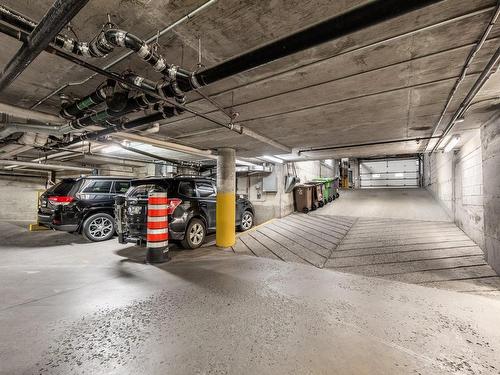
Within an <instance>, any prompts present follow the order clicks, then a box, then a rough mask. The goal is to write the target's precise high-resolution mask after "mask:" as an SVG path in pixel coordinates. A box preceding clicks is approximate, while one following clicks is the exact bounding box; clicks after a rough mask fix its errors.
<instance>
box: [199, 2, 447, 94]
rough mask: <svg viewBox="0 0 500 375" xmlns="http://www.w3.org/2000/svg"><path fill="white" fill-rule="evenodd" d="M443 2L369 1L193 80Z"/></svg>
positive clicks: (210, 78)
mask: <svg viewBox="0 0 500 375" xmlns="http://www.w3.org/2000/svg"><path fill="white" fill-rule="evenodd" d="M442 1H443V0H405V1H401V0H379V1H372V2H369V3H368V4H366V5H362V6H360V7H357V8H354V9H352V10H350V11H347V12H345V13H342V14H340V15H337V16H334V17H332V18H330V19H328V20H326V21H323V22H320V23H317V24H316V25H313V26H310V27H308V28H305V29H303V30H300V31H298V32H296V33H293V34H291V35H289V36H286V37H284V38H281V39H278V40H276V41H273V42H271V43H268V44H266V45H264V46H261V47H257V48H255V49H253V50H251V51H249V52H246V53H243V54H241V55H239V56H236V57H233V58H232V59H229V60H227V61H224V62H222V63H220V64H218V65H215V66H213V67H211V68H208V69H206V70H203V71H201V72H198V73H196V74H195V75H194V78H195V81H197V82H198V83H199V84H200V85H202V86H204V85H208V84H210V83H213V82H216V81H220V80H222V79H224V78H228V77H230V76H233V75H235V74H239V73H242V72H244V71H247V70H250V69H253V68H256V67H258V66H261V65H264V64H267V63H270V62H272V61H274V60H278V59H280V58H283V57H286V56H289V55H291V54H294V53H297V52H301V51H304V50H306V49H309V48H312V47H315V46H317V45H319V44H322V43H326V42H328V41H331V40H333V39H337V38H340V37H343V36H346V35H348V34H352V33H354V32H356V31H359V30H362V29H366V28H367V27H370V26H374V25H376V24H378V23H381V22H384V21H387V20H390V19H392V18H395V17H398V16H401V15H404V14H406V13H409V12H412V11H414V10H417V9H420V8H423V7H425V6H428V5H431V4H436V3H440V2H442Z"/></svg>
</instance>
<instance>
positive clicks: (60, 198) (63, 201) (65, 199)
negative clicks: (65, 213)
mask: <svg viewBox="0 0 500 375" xmlns="http://www.w3.org/2000/svg"><path fill="white" fill-rule="evenodd" d="M74 200H75V197H71V196H69V195H56V196H53V197H49V202H50V203H52V204H54V205H56V206H57V205H67V204H70V203H71V202H73V201H74Z"/></svg>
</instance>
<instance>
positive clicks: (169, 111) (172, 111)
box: [64, 106, 178, 146]
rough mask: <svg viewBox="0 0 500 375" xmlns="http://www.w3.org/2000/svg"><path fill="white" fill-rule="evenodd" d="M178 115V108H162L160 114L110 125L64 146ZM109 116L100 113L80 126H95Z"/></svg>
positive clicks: (105, 113)
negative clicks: (95, 123) (99, 119)
mask: <svg viewBox="0 0 500 375" xmlns="http://www.w3.org/2000/svg"><path fill="white" fill-rule="evenodd" d="M145 108H146V107H144V109H145ZM177 113H178V112H177V109H176V108H174V107H166V106H163V107H161V111H160V112H156V113H153V114H150V115H147V116H144V117H140V118H137V119H135V120H131V121H127V122H125V123H123V124H112V125H111V124H108V127H107V128H106V129H102V130H97V131H94V132H89V133H83V134H82V135H80V136H78V137H74V138H73V139H72V140H71V141H69V142H65V143H64V146H69V145H73V144H76V143H79V142H82V141H85V140H92V139H97V138H100V137H104V136H106V135H109V134H112V133H116V132H119V131H127V130H132V129H136V128H140V127H142V126H145V125H148V124H150V123H152V122H156V121H159V120H162V119H165V118H168V117H173V116H175V115H176V114H177ZM107 115H108V112H107V110H105V111H103V112H98V113H97V114H95V115H92V116H88V117H87V118H84V120H85V122H83V124H82V125H80V127H84V126H85V124H87V123H88V124H94V121H95V120H96V119H98V118H103V117H104V116H107ZM70 126H71V125H70Z"/></svg>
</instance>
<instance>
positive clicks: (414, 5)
mask: <svg viewBox="0 0 500 375" xmlns="http://www.w3.org/2000/svg"><path fill="white" fill-rule="evenodd" d="M440 1H442V0H420V1H417V0H409V1H405V2H404V3H403V4H396V3H397V1H396V2H395V0H385V1H377V2H373V3H370V4H367V5H365V6H362V7H359V8H356V9H354V10H352V11H349V12H347V13H344V14H341V15H339V16H336V17H333V18H332V19H330V20H327V21H324V22H322V23H320V24H318V25H315V26H313V27H310V28H308V29H305V30H303V31H301V32H298V33H295V34H292V35H291V36H289V37H285V38H282V39H280V40H279V41H276V42H272V43H270V44H268V45H266V46H264V47H261V48H259V49H256V50H253V51H250V52H249V53H247V54H244V55H241V56H239V57H236V58H234V59H231V60H229V61H228V62H226V63H222V64H219V65H217V66H216V67H213V68H209V69H207V70H204V71H202V72H199V73H195V74H192V73H189V72H186V71H183V70H178V69H177V67H173V69H169V77H170V78H171V82H174V83H175V82H176V83H178V88H180V89H181V90H182V91H190V90H193V89H197V88H198V87H200V86H202V85H205V84H208V83H212V82H215V81H216V80H219V79H223V78H225V77H224V76H221V75H220V74H218V73H217V71H218V70H220V66H221V65H224V64H225V65H224V66H225V67H226V68H227V69H229V70H230V71H231V72H232V73H231V74H229V75H232V74H237V73H241V72H243V71H245V70H248V69H250V68H252V67H256V66H259V65H262V64H264V63H266V62H269V61H272V60H275V59H277V58H280V57H283V56H286V55H289V54H291V53H295V52H299V51H301V50H303V49H306V48H310V47H312V46H314V45H317V44H320V43H323V42H325V41H328V40H330V39H332V38H336V37H340V36H344V35H347V34H349V33H352V32H354V31H357V30H360V29H362V28H365V27H367V26H371V25H373V24H376V23H378V22H382V21H385V20H387V19H390V18H392V17H395V16H398V15H401V14H404V13H406V12H409V11H412V10H415V9H418V8H420V7H422V6H424V5H429V4H431V3H437V2H440ZM328 28H331V30H328ZM303 33H304V34H303ZM318 33H319V34H321V33H322V35H323V36H322V35H318ZM325 35H328V37H326V36H325ZM304 39H308V40H309V42H305V41H304ZM286 43H292V45H291V46H289V48H288V47H286ZM280 46H281V47H283V46H285V48H284V49H285V50H286V51H287V52H286V53H284V52H283V51H282V52H281V54H282V55H280V53H279V51H277V50H276V48H278V49H279V48H280ZM49 50H50V51H52V52H53V53H56V54H57V55H59V56H61V57H64V58H66V59H68V60H70V61H73V62H75V63H77V64H79V65H81V66H84V67H87V68H89V69H92V70H94V71H95V72H98V73H99V74H102V75H104V76H107V77H108V78H116V80H117V81H119V82H122V83H123V81H124V80H123V79H122V77H119V76H118V75H116V74H113V73H109V72H107V71H104V70H102V69H100V68H97V67H94V66H92V65H90V64H88V63H86V62H84V61H82V60H79V59H77V58H76V57H72V56H71V55H68V54H66V53H65V52H63V51H58V50H56V49H54V48H51V47H50V46H49ZM257 51H259V52H258V53H257ZM264 51H267V53H269V56H267V57H265V58H264V59H263V60H260V61H258V60H255V59H253V60H252V61H254V65H253V66H251V67H248V66H247V65H245V64H242V65H241V64H240V66H239V68H237V69H236V65H238V61H241V60H242V59H243V60H244V59H245V58H251V57H252V56H253V57H255V56H262V54H263V53H264ZM283 53H284V54H283ZM235 69H236V70H235ZM229 75H228V76H229ZM132 87H134V88H139V89H140V90H141V91H142V92H148V91H149V90H145V89H143V88H142V87H139V86H137V85H135V84H133V85H132ZM172 90H173V91H176V90H175V89H172ZM149 95H150V96H153V97H156V98H157V99H160V100H164V101H167V102H169V100H168V98H165V97H162V95H159V94H156V93H149ZM169 103H172V102H169ZM179 107H181V108H183V109H185V110H187V111H189V112H191V113H193V114H196V115H198V116H200V117H202V118H205V119H207V120H209V121H211V122H214V123H216V124H218V125H221V126H224V127H226V128H229V129H231V130H234V131H237V132H238V133H240V134H242V131H244V128H242V127H241V126H239V127H238V126H234V125H233V124H224V123H221V122H219V121H217V120H214V119H212V118H210V117H209V116H206V115H204V114H201V113H196V112H195V111H193V110H190V109H188V108H186V107H183V106H179ZM247 134H249V135H250V134H252V132H251V131H247ZM252 135H254V134H252ZM252 135H250V136H252ZM261 137H262V138H264V139H266V141H269V138H267V137H264V136H261ZM271 141H272V140H271ZM266 143H267V142H266ZM276 143H278V142H276ZM280 146H281V147H280V149H282V150H286V151H287V152H289V151H290V148H289V147H287V146H284V145H281V144H280Z"/></svg>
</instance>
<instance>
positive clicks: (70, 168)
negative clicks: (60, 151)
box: [0, 159, 93, 172]
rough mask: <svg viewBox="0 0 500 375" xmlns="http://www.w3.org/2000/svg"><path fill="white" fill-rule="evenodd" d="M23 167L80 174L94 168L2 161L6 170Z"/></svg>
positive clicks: (0, 160)
mask: <svg viewBox="0 0 500 375" xmlns="http://www.w3.org/2000/svg"><path fill="white" fill-rule="evenodd" d="M14 164H15V165H22V166H25V167H32V168H36V169H49V170H66V171H79V172H92V171H93V169H92V168H84V167H75V166H71V165H59V164H42V163H34V162H30V161H19V160H8V159H0V165H7V167H5V168H10V167H9V166H12V167H13V166H14Z"/></svg>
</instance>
